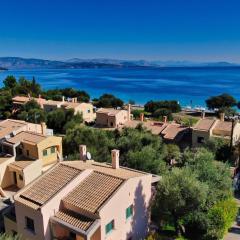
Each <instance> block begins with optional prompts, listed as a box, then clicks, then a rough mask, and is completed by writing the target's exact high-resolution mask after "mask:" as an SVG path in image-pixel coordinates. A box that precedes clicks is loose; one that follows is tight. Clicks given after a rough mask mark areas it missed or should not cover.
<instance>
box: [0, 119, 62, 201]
mask: <svg viewBox="0 0 240 240" xmlns="http://www.w3.org/2000/svg"><path fill="white" fill-rule="evenodd" d="M49 133H51V134H52V131H51V130H49V129H47V127H46V124H45V123H41V124H32V123H28V122H25V121H18V120H12V119H7V120H4V121H2V122H0V197H1V198H9V197H12V196H13V195H14V194H15V193H16V192H17V191H18V190H19V189H21V188H23V187H24V186H26V185H27V184H29V183H30V182H32V181H33V180H34V179H36V178H37V177H39V176H40V175H41V174H42V172H44V171H46V170H47V169H48V168H50V167H52V166H53V165H54V164H56V163H57V162H58V161H61V160H62V138H61V137H56V136H52V135H49Z"/></svg>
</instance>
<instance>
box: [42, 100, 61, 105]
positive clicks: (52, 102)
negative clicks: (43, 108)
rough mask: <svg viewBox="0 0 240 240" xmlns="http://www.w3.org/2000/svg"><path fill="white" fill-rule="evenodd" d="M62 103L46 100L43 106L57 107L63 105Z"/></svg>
mask: <svg viewBox="0 0 240 240" xmlns="http://www.w3.org/2000/svg"><path fill="white" fill-rule="evenodd" d="M62 103H63V102H62V101H54V100H46V101H44V102H43V105H50V106H57V105H61V104H62Z"/></svg>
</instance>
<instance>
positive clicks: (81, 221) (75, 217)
mask: <svg viewBox="0 0 240 240" xmlns="http://www.w3.org/2000/svg"><path fill="white" fill-rule="evenodd" d="M54 217H55V218H57V219H59V220H61V221H64V222H66V223H68V224H70V225H72V226H74V227H76V228H78V229H82V230H83V231H87V230H88V229H89V227H90V226H91V225H92V224H93V223H94V222H95V219H90V218H88V217H85V216H83V215H80V214H78V213H75V212H73V211H69V210H66V209H64V210H61V211H59V212H57V213H56V214H55V216H54Z"/></svg>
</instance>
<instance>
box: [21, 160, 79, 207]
mask: <svg viewBox="0 0 240 240" xmlns="http://www.w3.org/2000/svg"><path fill="white" fill-rule="evenodd" d="M80 172H81V171H80V170H78V169H76V168H72V167H69V166H66V165H63V164H58V165H57V166H56V167H55V168H53V169H52V170H50V172H47V173H46V174H44V175H43V176H42V177H40V178H39V179H38V180H37V181H35V182H34V183H33V185H31V186H30V187H29V188H27V189H26V190H25V191H24V192H22V193H21V195H20V199H24V200H27V201H28V203H30V204H32V203H33V204H35V205H38V206H42V205H43V204H44V203H46V202H47V201H48V200H49V199H51V198H52V197H53V196H54V195H55V194H56V193H57V192H58V191H60V190H61V189H62V188H63V187H64V186H65V185H66V184H68V183H69V182H70V181H71V180H73V179H74V178H75V177H76V176H77V175H78V174H79V173H80Z"/></svg>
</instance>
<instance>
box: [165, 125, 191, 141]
mask: <svg viewBox="0 0 240 240" xmlns="http://www.w3.org/2000/svg"><path fill="white" fill-rule="evenodd" d="M186 129H187V127H183V126H181V125H180V124H173V123H172V124H169V125H168V126H167V127H166V128H165V129H164V130H163V131H162V132H161V134H162V135H163V137H164V139H169V140H176V138H178V137H179V138H180V137H181V136H182V135H183V134H184V133H185V130H186Z"/></svg>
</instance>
